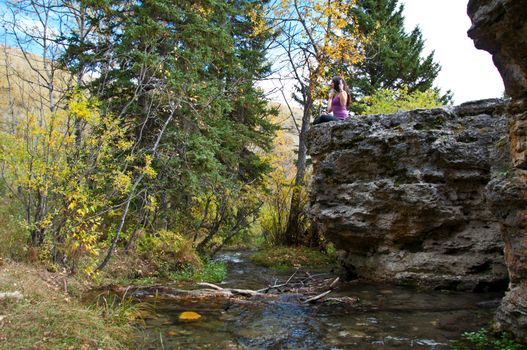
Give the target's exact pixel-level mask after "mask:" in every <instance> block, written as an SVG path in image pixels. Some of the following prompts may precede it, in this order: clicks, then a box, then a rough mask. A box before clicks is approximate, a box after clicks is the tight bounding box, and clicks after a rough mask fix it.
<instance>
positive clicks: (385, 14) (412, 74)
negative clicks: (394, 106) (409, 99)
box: [346, 0, 451, 103]
mask: <svg viewBox="0 0 527 350" xmlns="http://www.w3.org/2000/svg"><path fill="white" fill-rule="evenodd" d="M352 11H353V12H354V13H355V15H356V18H357V22H358V25H359V29H360V31H361V32H362V33H363V34H364V35H365V36H366V37H367V38H368V41H367V43H366V44H365V45H364V53H365V58H364V60H363V61H362V62H359V63H358V64H356V65H355V66H353V67H348V69H347V71H348V72H347V74H348V76H347V77H346V78H347V81H348V82H349V85H350V86H351V88H352V92H353V97H354V99H360V98H361V97H364V96H371V95H373V94H375V92H376V91H378V90H379V89H400V88H402V87H403V86H406V87H407V88H408V92H409V93H412V92H414V91H417V90H419V91H426V90H429V89H434V90H436V91H438V89H437V88H434V86H433V83H434V80H435V79H436V77H437V75H438V73H439V71H440V70H441V67H440V65H439V63H437V62H435V61H434V52H433V51H432V52H431V53H430V54H429V55H428V56H426V57H422V52H423V48H424V40H423V36H422V33H421V30H420V28H419V27H418V26H416V27H415V28H414V29H413V30H412V31H411V32H410V33H407V32H405V30H404V16H403V12H404V5H402V4H400V5H399V0H359V1H358V2H357V6H356V7H354V8H353V10H352ZM350 28H351V27H350ZM441 100H442V102H444V103H448V102H449V101H450V100H451V93H450V91H448V92H447V93H446V94H445V95H443V96H442V97H441Z"/></svg>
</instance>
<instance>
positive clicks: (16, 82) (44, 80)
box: [0, 45, 71, 130]
mask: <svg viewBox="0 0 527 350" xmlns="http://www.w3.org/2000/svg"><path fill="white" fill-rule="evenodd" d="M48 63H49V62H48ZM50 66H52V65H50V64H48V67H50ZM50 72H51V70H50V69H49V68H48V69H47V70H46V69H45V68H44V60H43V58H42V57H40V56H38V55H34V54H30V53H27V54H26V55H24V54H23V53H22V51H20V50H19V49H15V48H10V47H6V46H4V45H0V128H3V129H5V130H10V128H11V127H12V125H13V123H16V120H17V119H18V118H21V117H23V116H25V115H26V114H27V113H33V114H35V115H39V114H40V113H47V112H49V109H48V108H49V105H50V95H49V90H48V88H46V86H47V85H48V83H50V82H51V83H52V84H53V86H54V90H55V91H54V93H53V94H52V98H53V101H54V102H55V103H56V102H57V101H58V100H59V99H60V98H61V97H62V96H63V91H62V90H64V88H65V87H67V86H69V85H71V84H70V83H69V80H70V75H69V74H67V73H65V72H63V71H59V70H56V68H55V72H54V76H53V78H52V79H51V80H50V79H49V73H50Z"/></svg>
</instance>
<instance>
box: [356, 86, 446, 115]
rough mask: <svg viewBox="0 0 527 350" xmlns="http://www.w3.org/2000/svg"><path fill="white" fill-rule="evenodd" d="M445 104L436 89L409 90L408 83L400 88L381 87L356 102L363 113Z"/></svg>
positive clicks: (406, 109) (381, 112) (380, 112)
mask: <svg viewBox="0 0 527 350" xmlns="http://www.w3.org/2000/svg"><path fill="white" fill-rule="evenodd" d="M442 105H443V104H442V102H441V99H440V97H439V94H438V93H437V91H435V90H427V91H419V90H416V91H413V92H409V90H408V88H407V86H406V85H403V86H402V87H401V88H400V89H398V90H394V89H380V90H377V91H376V92H375V93H374V94H373V95H372V96H367V97H364V98H363V99H362V101H361V102H360V103H356V104H355V107H356V108H355V109H356V110H361V111H362V112H361V114H364V115H366V114H391V113H396V112H400V111H408V110H412V109H416V108H435V107H441V106H442Z"/></svg>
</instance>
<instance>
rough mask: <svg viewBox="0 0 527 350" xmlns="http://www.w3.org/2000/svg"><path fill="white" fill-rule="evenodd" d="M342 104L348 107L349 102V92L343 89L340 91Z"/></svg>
mask: <svg viewBox="0 0 527 350" xmlns="http://www.w3.org/2000/svg"><path fill="white" fill-rule="evenodd" d="M339 101H340V105H341V106H344V107H346V106H347V104H346V103H347V102H348V93H347V92H346V91H341V92H340V93H339Z"/></svg>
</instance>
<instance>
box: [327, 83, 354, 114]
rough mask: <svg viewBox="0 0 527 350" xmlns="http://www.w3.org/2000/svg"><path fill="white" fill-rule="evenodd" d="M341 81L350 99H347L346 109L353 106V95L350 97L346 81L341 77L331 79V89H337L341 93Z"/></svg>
mask: <svg viewBox="0 0 527 350" xmlns="http://www.w3.org/2000/svg"><path fill="white" fill-rule="evenodd" d="M341 81H342V83H344V91H346V93H347V94H348V98H347V99H346V108H348V107H349V106H350V104H351V95H350V90H349V88H348V84H346V81H345V80H344V79H342V78H341V77H339V76H336V77H333V79H331V87H332V88H333V89H335V91H336V92H337V93H339V92H340V86H339V85H340V82H341Z"/></svg>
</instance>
